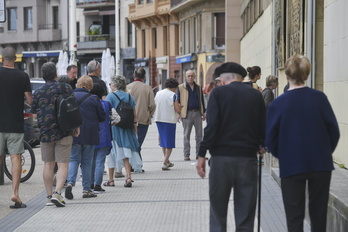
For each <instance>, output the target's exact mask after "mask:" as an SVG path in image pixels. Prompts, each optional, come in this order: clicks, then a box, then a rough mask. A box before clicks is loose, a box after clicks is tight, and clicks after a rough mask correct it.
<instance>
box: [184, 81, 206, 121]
mask: <svg viewBox="0 0 348 232" xmlns="http://www.w3.org/2000/svg"><path fill="white" fill-rule="evenodd" d="M194 85H195V90H196V91H197V95H198V101H199V111H200V112H201V114H202V116H203V115H204V113H205V106H204V102H203V91H202V89H201V86H200V85H198V84H196V83H194ZM187 86H188V84H187V82H184V83H182V84H180V85H179V87H178V91H177V95H178V100H179V103H180V105H181V111H180V115H181V118H186V117H187V111H188V103H189V102H188V99H189V91H188V90H187V88H188V87H187Z"/></svg>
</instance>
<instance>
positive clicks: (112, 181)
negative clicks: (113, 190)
mask: <svg viewBox="0 0 348 232" xmlns="http://www.w3.org/2000/svg"><path fill="white" fill-rule="evenodd" d="M103 186H106V187H115V182H114V180H108V181H107V182H105V183H104V184H103Z"/></svg>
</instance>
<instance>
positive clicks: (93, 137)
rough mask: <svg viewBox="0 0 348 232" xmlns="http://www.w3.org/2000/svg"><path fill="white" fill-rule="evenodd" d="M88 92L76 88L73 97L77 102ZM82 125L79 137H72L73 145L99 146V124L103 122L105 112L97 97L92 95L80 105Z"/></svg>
mask: <svg viewBox="0 0 348 232" xmlns="http://www.w3.org/2000/svg"><path fill="white" fill-rule="evenodd" d="M88 93H89V91H88V90H87V89H85V88H76V89H75V90H74V94H75V97H76V99H77V101H79V100H80V99H81V98H82V97H83V96H85V95H86V94H88ZM80 112H81V116H82V120H83V124H82V126H81V127H80V136H79V137H74V141H73V144H81V145H99V122H103V121H105V111H104V109H103V106H102V105H101V103H100V99H99V98H98V97H97V95H94V94H92V95H91V96H89V97H88V98H86V99H85V100H84V101H83V102H82V103H81V105H80Z"/></svg>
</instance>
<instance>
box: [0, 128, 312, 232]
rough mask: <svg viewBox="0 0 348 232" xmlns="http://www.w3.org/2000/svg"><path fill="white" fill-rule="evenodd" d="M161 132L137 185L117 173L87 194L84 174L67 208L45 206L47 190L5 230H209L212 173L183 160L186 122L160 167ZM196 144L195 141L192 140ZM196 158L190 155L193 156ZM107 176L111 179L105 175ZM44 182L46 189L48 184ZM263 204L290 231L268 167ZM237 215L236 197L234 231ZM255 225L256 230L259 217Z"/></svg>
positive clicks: (151, 135) (275, 227)
mask: <svg viewBox="0 0 348 232" xmlns="http://www.w3.org/2000/svg"><path fill="white" fill-rule="evenodd" d="M157 138H158V134H157V128H156V126H155V125H151V126H150V128H149V132H148V134H147V137H146V139H145V142H144V144H143V149H142V156H143V159H144V167H143V168H144V169H145V171H146V172H145V173H139V174H133V175H132V179H133V180H134V183H133V187H132V188H124V187H123V183H124V178H121V179H115V185H116V187H105V189H106V193H104V194H99V195H98V197H96V198H91V199H83V198H82V187H81V180H79V181H78V182H77V186H76V187H74V188H73V194H74V199H73V200H66V207H64V208H57V207H55V206H51V207H48V206H45V202H46V194H45V192H43V191H42V192H41V193H40V194H38V195H36V197H34V198H33V199H31V200H30V201H27V202H26V204H27V206H28V207H27V208H25V209H17V210H12V212H11V213H10V214H8V215H7V216H5V217H3V218H2V219H1V220H0V230H1V231H25V232H30V231H61V230H64V231H65V232H68V231H122V232H128V231H133V232H134V231H142V232H150V231H151V232H153V231H161V232H163V231H173V232H195V231H197V232H198V231H209V196H208V179H207V178H205V179H200V178H199V177H198V175H197V173H196V168H195V163H196V162H195V160H192V161H183V155H182V146H183V145H182V144H183V143H182V125H181V124H177V140H176V141H177V144H176V145H177V148H176V149H174V150H173V153H172V156H171V162H173V163H174V164H175V166H174V167H173V168H172V169H171V170H170V171H162V169H161V167H162V158H163V155H162V152H161V149H160V147H159V146H158V141H157ZM191 138H194V133H192V135H191ZM191 146H192V147H194V142H193V141H192V143H191ZM192 154H193V153H192ZM194 158H195V156H194V155H191V159H194ZM39 162H41V161H39ZM208 172H209V170H208ZM40 175H41V173H40ZM104 180H107V176H106V175H104ZM41 188H42V190H43V189H44V187H43V184H42V186H41ZM63 195H64V194H63ZM261 205H262V206H261V215H262V217H261V227H262V231H265V232H268V231H274V232H277V231H279V232H280V231H281V232H283V231H286V222H285V214H284V209H283V205H282V199H281V192H280V188H279V186H278V185H277V183H276V182H275V180H274V179H273V177H271V176H270V174H268V173H265V172H263V174H262V201H261ZM233 218H234V217H233V199H232V198H231V201H230V206H229V215H228V231H234V219H233ZM254 231H257V219H255V230H254ZM305 231H309V230H305Z"/></svg>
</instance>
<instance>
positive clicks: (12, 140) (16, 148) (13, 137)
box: [0, 132, 24, 156]
mask: <svg viewBox="0 0 348 232" xmlns="http://www.w3.org/2000/svg"><path fill="white" fill-rule="evenodd" d="M5 149H7V151H8V153H9V154H10V155H15V154H22V153H24V133H4V132H0V156H3V155H5Z"/></svg>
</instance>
